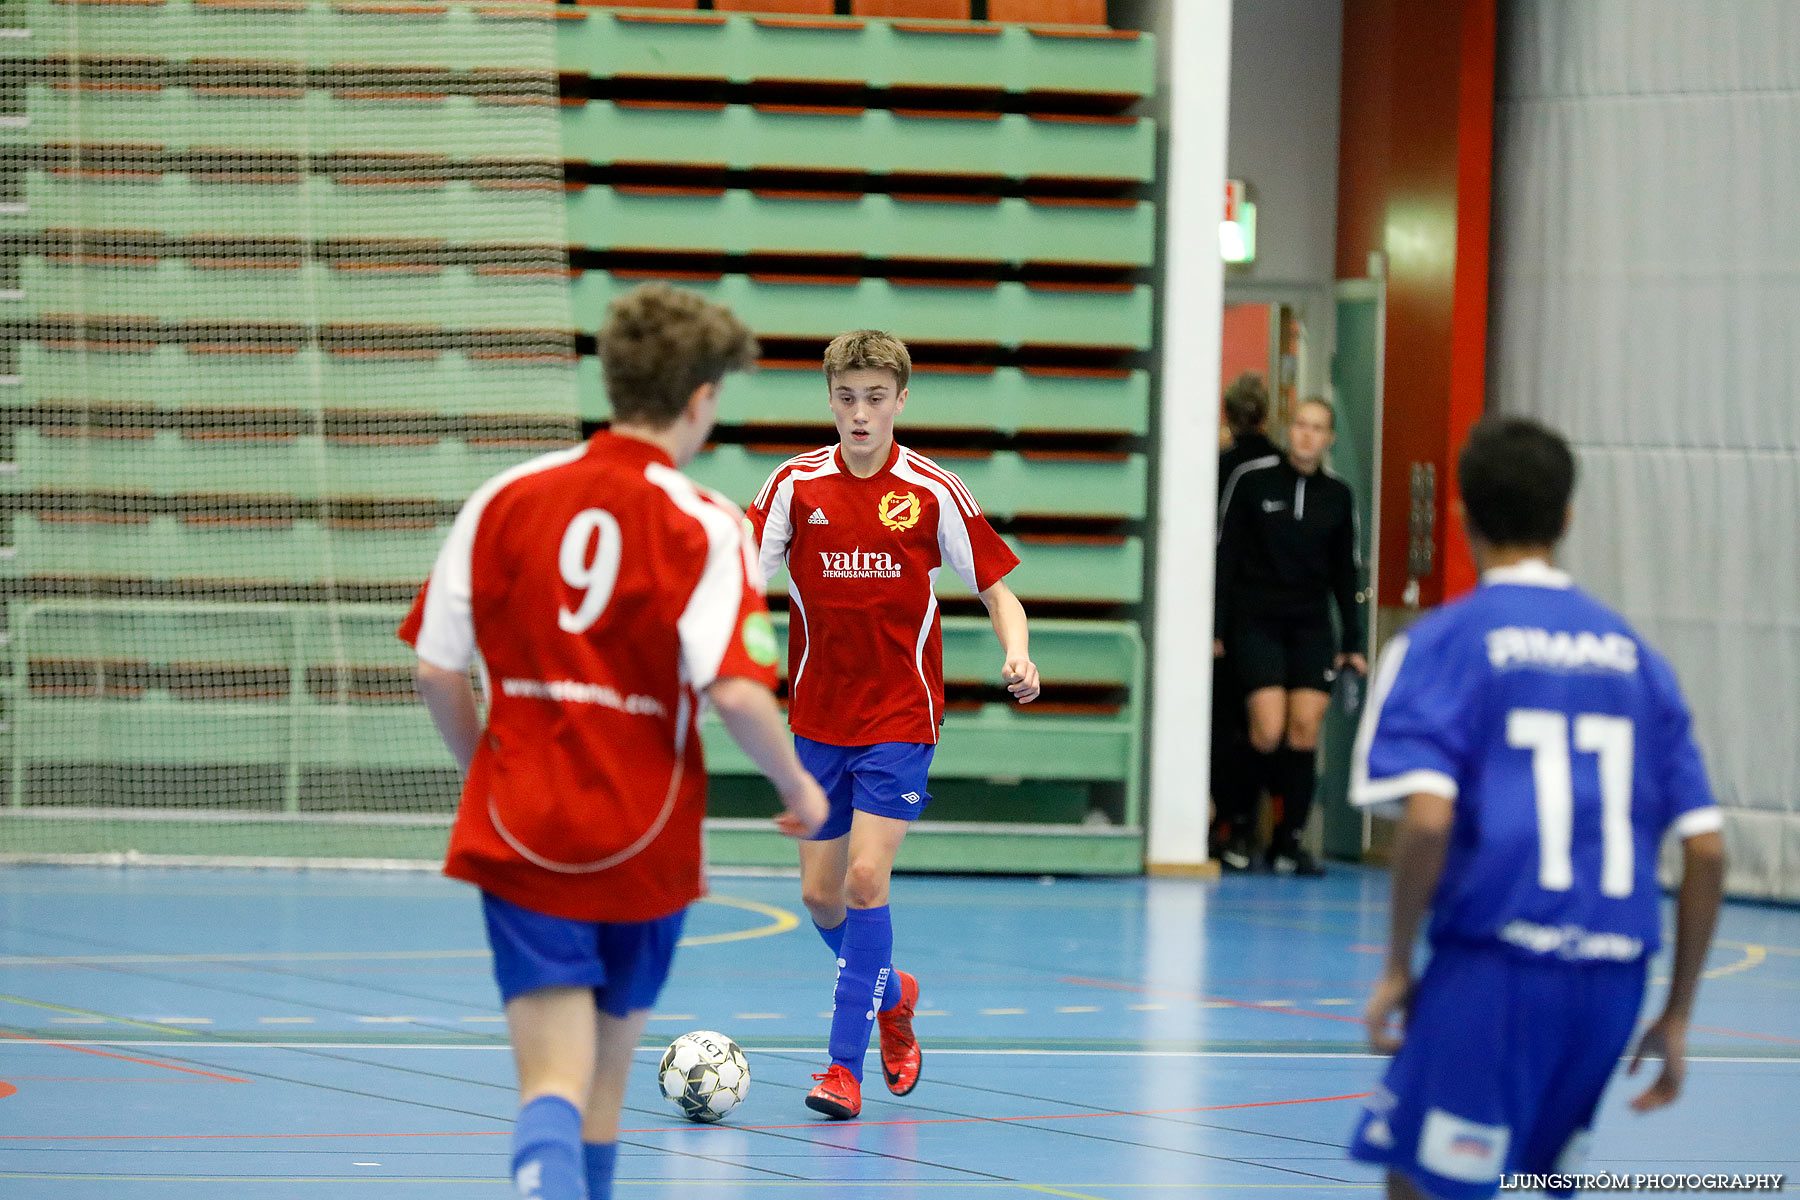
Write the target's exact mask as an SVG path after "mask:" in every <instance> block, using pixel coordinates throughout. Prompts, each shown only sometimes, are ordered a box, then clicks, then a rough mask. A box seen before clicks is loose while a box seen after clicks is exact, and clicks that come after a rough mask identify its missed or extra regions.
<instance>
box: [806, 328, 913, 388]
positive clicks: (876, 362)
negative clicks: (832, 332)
mask: <svg viewBox="0 0 1800 1200" xmlns="http://www.w3.org/2000/svg"><path fill="white" fill-rule="evenodd" d="M865 370H866V371H890V372H892V373H893V376H894V385H895V390H896V391H904V390H905V389H906V381H907V380H909V379H911V378H912V355H910V354H908V353H907V352H906V343H905V342H903V341H901V340H900V339H899V338H897V337H895V336H894V335H893V334H891V333H885V332H883V331H882V330H879V329H853V330H851V331H850V332H849V333H840V334H838V335H837V336H836V337H834V338H832V339H831V345H829V346H827V347H825V382H826V383H827V384H829V383H830V382H831V381H832V380H833V379H835V378H836V377H837V376H839V375H842V374H843V373H844V372H846V371H865Z"/></svg>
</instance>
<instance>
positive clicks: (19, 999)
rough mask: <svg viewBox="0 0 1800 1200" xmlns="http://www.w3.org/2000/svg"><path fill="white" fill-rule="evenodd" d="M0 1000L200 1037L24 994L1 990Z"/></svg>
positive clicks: (185, 1031) (166, 1026) (189, 1031)
mask: <svg viewBox="0 0 1800 1200" xmlns="http://www.w3.org/2000/svg"><path fill="white" fill-rule="evenodd" d="M0 1000H4V1001H6V1002H7V1003H8V1004H23V1005H24V1006H25V1007H26V1008H42V1009H45V1010H47V1011H49V1012H60V1013H73V1014H74V1015H76V1016H78V1017H99V1018H100V1019H101V1020H104V1021H117V1022H118V1023H119V1024H121V1025H136V1026H137V1027H138V1028H139V1029H155V1030H159V1031H161V1032H163V1033H179V1034H180V1035H182V1036H183V1037H199V1036H200V1035H199V1034H197V1033H195V1032H194V1031H193V1030H191V1029H183V1028H182V1027H181V1026H179V1025H161V1024H158V1023H156V1022H154V1021H134V1020H132V1019H131V1018H130V1017H115V1016H113V1015H112V1014H111V1013H103V1012H94V1011H93V1010H92V1009H87V1008H70V1007H69V1006H68V1005H66V1004H46V1003H45V1002H44V1001H42V1000H27V999H26V998H25V997H23V996H9V995H7V994H6V993H5V992H0Z"/></svg>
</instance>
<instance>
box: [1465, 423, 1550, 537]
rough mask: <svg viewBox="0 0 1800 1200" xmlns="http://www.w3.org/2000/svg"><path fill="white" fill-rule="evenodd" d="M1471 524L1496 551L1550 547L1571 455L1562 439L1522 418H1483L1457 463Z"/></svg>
mask: <svg viewBox="0 0 1800 1200" xmlns="http://www.w3.org/2000/svg"><path fill="white" fill-rule="evenodd" d="M1456 481H1457V485H1458V487H1460V488H1461V489H1462V502H1463V508H1464V509H1465V510H1466V511H1467V513H1468V517H1469V525H1470V526H1471V527H1472V529H1473V530H1474V532H1475V533H1477V534H1478V535H1480V536H1481V538H1482V539H1483V540H1485V541H1488V542H1492V543H1493V544H1494V545H1496V546H1549V545H1553V544H1555V543H1556V542H1557V540H1558V539H1560V538H1561V537H1562V535H1563V526H1564V524H1565V522H1566V519H1567V517H1568V511H1569V497H1570V496H1571V495H1572V494H1573V493H1574V491H1575V455H1574V453H1573V452H1571V451H1570V449H1569V443H1568V442H1566V441H1564V440H1563V437H1562V435H1561V434H1559V433H1557V432H1556V431H1555V430H1553V429H1549V428H1546V427H1545V426H1543V425H1540V424H1538V423H1537V422H1536V421H1529V420H1526V419H1525V418H1523V417H1484V418H1482V420H1481V421H1480V422H1479V423H1478V424H1477V425H1476V426H1475V428H1474V430H1473V431H1471V432H1470V434H1469V440H1468V442H1467V443H1466V444H1465V445H1464V446H1463V449H1462V454H1461V456H1460V457H1459V458H1458V459H1457V461H1456Z"/></svg>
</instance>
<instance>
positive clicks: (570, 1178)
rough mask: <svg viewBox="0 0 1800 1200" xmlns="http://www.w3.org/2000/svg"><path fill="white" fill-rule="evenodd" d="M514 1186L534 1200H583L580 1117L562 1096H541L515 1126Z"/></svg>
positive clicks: (524, 1109) (525, 1110)
mask: <svg viewBox="0 0 1800 1200" xmlns="http://www.w3.org/2000/svg"><path fill="white" fill-rule="evenodd" d="M512 1176H513V1186H514V1187H515V1188H517V1189H518V1192H519V1195H521V1196H528V1197H530V1198H531V1200H584V1198H585V1197H586V1196H587V1189H586V1188H585V1187H584V1186H583V1185H582V1181H581V1114H580V1113H578V1112H576V1111H575V1106H574V1105H573V1104H570V1103H569V1102H568V1101H567V1100H565V1099H563V1098H562V1097H561V1096H539V1097H538V1098H537V1099H536V1100H533V1101H532V1102H531V1103H530V1104H527V1105H526V1106H525V1107H524V1108H521V1109H520V1110H519V1123H518V1124H517V1125H514V1126H513V1138H512Z"/></svg>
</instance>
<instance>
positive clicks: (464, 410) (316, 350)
mask: <svg viewBox="0 0 1800 1200" xmlns="http://www.w3.org/2000/svg"><path fill="white" fill-rule="evenodd" d="M553 26H554V20H553V15H552V9H551V8H550V7H549V6H548V5H532V4H527V3H520V2H518V0H457V2H451V3H446V2H443V0H436V2H431V0H426V2H417V0H413V2H402V0H368V2H363V0H355V2H343V0H340V2H336V3H332V2H321V0H9V2H0V325H3V329H0V420H3V422H4V426H3V432H0V500H3V501H4V503H5V508H6V520H5V523H4V525H5V530H6V536H5V545H4V548H3V549H0V587H4V589H5V599H4V621H5V627H4V647H3V650H4V656H5V659H6V662H7V668H6V669H5V671H4V673H3V674H0V687H3V689H4V690H3V691H0V704H3V706H4V713H3V720H4V728H3V732H0V771H3V772H4V776H5V781H4V786H3V787H0V856H8V857H51V856H59V855H89V854H108V855H132V854H142V855H150V856H181V857H195V858H215V857H216V858H262V859H420V860H427V859H432V858H435V857H437V856H438V855H439V854H440V853H441V850H442V846H443V842H444V839H445V836H446V831H447V828H448V823H449V818H450V814H451V812H452V810H453V808H454V804H455V800H456V777H455V773H454V771H453V769H452V768H451V764H450V761H449V758H448V756H447V754H446V752H445V751H444V750H443V748H442V746H441V745H440V744H439V742H438V740H437V738H436V736H435V735H434V733H433V731H432V728H431V724H430V721H429V718H428V717H427V715H426V713H425V712H424V710H423V708H422V707H421V706H420V705H419V704H418V703H417V702H416V701H415V699H414V697H413V692H412V682H411V666H412V659H411V656H410V652H409V651H408V649H407V648H406V647H405V646H403V645H402V644H401V643H400V642H399V641H398V640H396V638H395V636H394V628H395V626H396V624H397V623H398V622H399V620H400V618H401V617H402V616H403V615H404V613H405V611H406V607H407V604H408V602H409V601H410V599H411V597H412V594H413V592H414V591H415V590H416V588H417V587H418V585H419V583H420V582H421V581H422V580H423V578H424V577H425V575H426V574H427V573H428V572H429V570H430V567H431V562H432V559H433V557H434V555H435V553H436V550H437V547H438V545H439V544H440V542H441V541H442V538H443V536H444V534H445V532H446V531H447V528H448V525H449V523H450V521H451V520H452V518H453V517H454V515H455V512H456V509H457V507H458V505H459V503H460V502H461V500H462V499H463V498H464V497H466V496H467V495H468V494H469V493H470V492H471V491H472V490H473V489H474V488H475V487H476V486H477V485H478V484H479V483H480V482H481V481H482V480H484V479H486V478H488V477H489V476H491V475H493V474H494V473H496V472H497V471H500V470H502V469H504V468H506V467H508V466H510V465H512V464H513V463H516V462H518V461H520V460H522V459H523V458H526V457H528V456H530V455H532V454H536V453H540V452H542V451H543V450H545V449H549V448H554V447H556V446H561V445H567V444H568V443H569V442H570V441H571V440H573V439H574V438H575V437H576V436H578V425H577V420H576V416H575V413H576V400H575V390H576V385H575V365H574V364H575V359H574V340H573V334H572V332H571V330H572V326H573V321H572V318H571V314H570V307H569V291H568V285H567V277H566V265H567V252H566V247H567V235H566V228H565V218H564V211H563V192H562V163H561V159H562V155H561V150H560V140H559V134H558V126H557V114H558V107H557V94H556V74H555V70H554V66H553V46H552V42H553Z"/></svg>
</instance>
